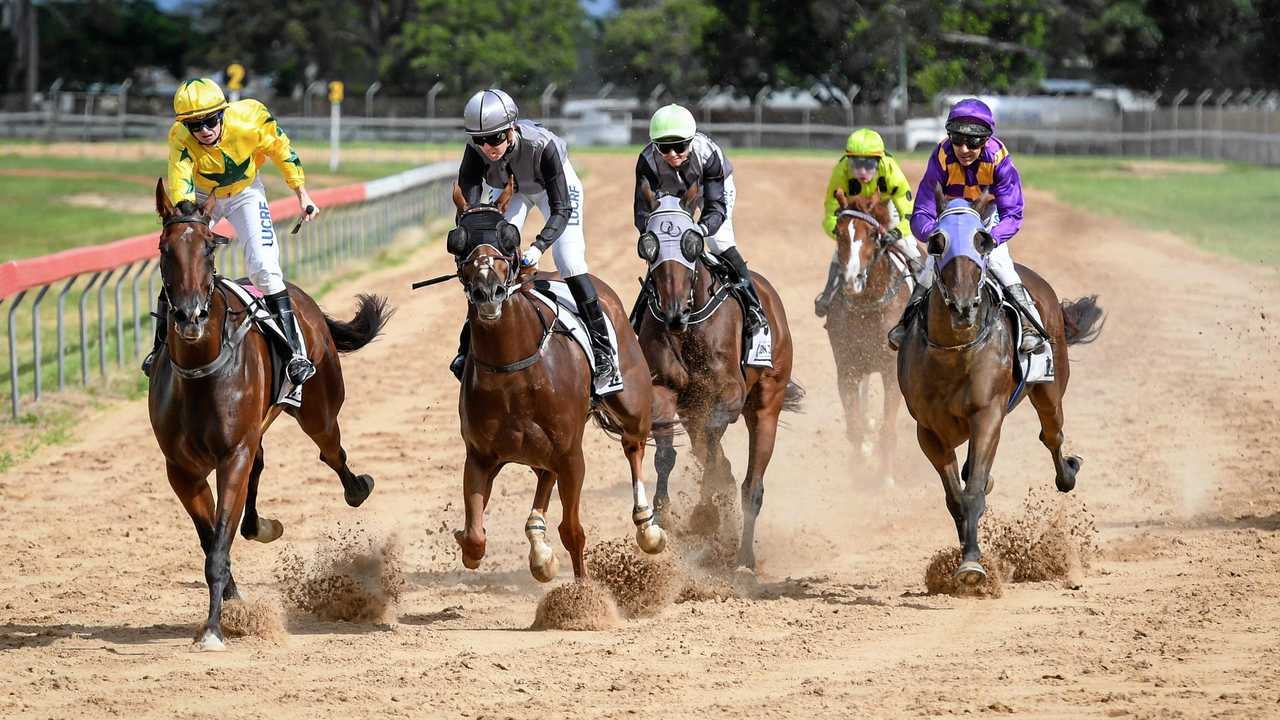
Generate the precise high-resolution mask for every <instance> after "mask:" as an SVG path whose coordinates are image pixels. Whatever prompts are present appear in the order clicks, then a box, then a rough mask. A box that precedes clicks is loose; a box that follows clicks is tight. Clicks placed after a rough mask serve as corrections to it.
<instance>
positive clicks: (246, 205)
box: [196, 177, 285, 295]
mask: <svg viewBox="0 0 1280 720" xmlns="http://www.w3.org/2000/svg"><path fill="white" fill-rule="evenodd" d="M206 198H208V195H206V194H205V193H196V204H197V205H201V204H203V203H204V201H205V199H206ZM223 218H226V219H227V222H230V223H231V227H233V228H235V231H236V239H237V240H239V241H240V244H241V245H243V246H244V266H245V268H246V270H247V273H248V275H249V281H250V282H252V283H253V286H254V287H256V288H258V289H259V290H261V291H262V292H263V293H264V294H266V295H270V294H272V293H278V292H280V291H282V290H284V289H285V287H284V272H283V271H281V270H280V245H279V242H278V241H279V240H280V237H279V235H278V234H277V233H276V228H275V224H274V223H273V222H272V220H271V206H270V205H269V204H268V203H267V189H266V188H265V187H263V185H262V178H261V177H256V178H254V179H253V182H252V183H250V184H249V187H247V188H245V189H244V190H241V191H240V192H238V193H236V194H235V195H232V196H231V197H228V198H218V199H217V201H215V202H214V205H213V222H214V223H217V222H218V221H219V220H222V219H223Z"/></svg>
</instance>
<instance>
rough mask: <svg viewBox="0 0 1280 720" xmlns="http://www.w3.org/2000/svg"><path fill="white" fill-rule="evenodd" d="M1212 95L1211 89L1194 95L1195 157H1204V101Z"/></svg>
mask: <svg viewBox="0 0 1280 720" xmlns="http://www.w3.org/2000/svg"><path fill="white" fill-rule="evenodd" d="M1211 95H1213V91H1212V90H1205V91H1204V92H1202V93H1200V95H1198V96H1197V97H1196V157H1200V158H1203V157H1204V103H1205V101H1206V100H1208V99H1209V97H1210V96H1211Z"/></svg>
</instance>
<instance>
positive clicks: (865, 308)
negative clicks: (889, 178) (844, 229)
mask: <svg viewBox="0 0 1280 720" xmlns="http://www.w3.org/2000/svg"><path fill="white" fill-rule="evenodd" d="M836 217H837V218H842V217H847V218H852V219H854V220H861V221H863V222H865V223H867V224H868V225H870V226H871V227H872V228H874V229H875V231H876V238H875V239H874V240H873V241H872V242H874V243H875V244H876V252H875V254H874V255H872V256H871V262H869V263H867V268H868V269H867V274H868V276H870V273H871V269H872V268H874V267H875V266H876V263H877V262H879V261H880V258H882V257H884V256H885V255H886V254H887V255H890V256H892V255H893V254H894V252H895V251H896V252H897V254H898V255H899V256H900V257H901V258H902V260H903V263H902V264H903V265H904V266H905V267H907V268H908V272H910V268H911V261H910V259H909V258H908V257H907V256H906V254H905V253H903V252H902V250H901V249H899V248H898V247H897V246H896V245H894V244H893V243H889V244H884V243H883V242H882V240H883V238H884V236H885V234H886V231H885V229H884V225H881V224H880V220H879V219H877V218H876V217H875V216H874V215H871V214H869V213H865V212H862V211H861V210H855V209H853V208H845V209H844V210H841V211H840V212H838V213H836ZM889 269H890V271H891V272H892V270H893V260H892V259H890V261H889ZM895 275H896V277H897V280H896V281H895V282H892V283H890V284H889V287H888V288H886V289H885V291H884V294H883V295H881V296H880V297H879V298H878V299H877V300H876V301H875V302H874V303H870V304H867V303H856V304H855V302H854V300H856V299H861V298H850V297H849V296H848V295H846V294H844V293H841V295H842V296H843V299H844V306H845V309H846V310H850V311H854V310H858V311H862V312H865V313H870V312H872V311H876V310H879V309H881V308H883V307H884V306H885V305H888V304H889V303H890V302H892V301H893V299H894V298H895V297H896V296H897V295H898V290H899V289H900V288H901V287H902V286H903V284H904V283H906V280H907V275H906V274H905V273H904V274H901V275H898V274H897V273H895ZM868 279H869V278H868ZM840 282H841V285H842V286H843V284H844V279H843V278H841V281H840Z"/></svg>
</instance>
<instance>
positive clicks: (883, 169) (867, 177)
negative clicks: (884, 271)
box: [813, 128, 921, 317]
mask: <svg viewBox="0 0 1280 720" xmlns="http://www.w3.org/2000/svg"><path fill="white" fill-rule="evenodd" d="M837 189H843V190H844V191H845V193H847V194H848V196H849V197H855V196H857V195H865V196H867V197H871V196H872V195H875V194H876V193H880V196H881V197H884V196H888V197H889V199H890V200H892V201H893V202H892V203H891V204H890V205H889V217H890V224H891V225H892V227H890V228H889V230H888V234H889V236H890V237H892V238H893V241H894V243H896V244H897V246H898V247H899V248H900V249H901V250H902V252H903V253H905V254H906V256H907V257H908V258H910V263H911V266H912V267H911V270H912V272H919V271H920V269H921V268H920V247H919V246H918V245H916V240H915V238H914V237H912V236H911V185H910V183H908V182H907V176H906V175H904V174H903V172H902V168H901V167H900V166H899V165H898V161H897V160H894V159H893V155H890V154H889V153H887V152H885V149H884V139H883V138H881V137H880V133H878V132H876V131H875V130H872V129H870V128H863V129H861V130H855V131H853V132H852V133H850V135H849V139H848V140H846V141H845V144H844V157H843V158H842V159H841V160H840V162H838V163H836V166H835V168H834V169H833V170H832V171H831V179H830V180H829V181H827V195H826V204H825V206H824V212H823V217H822V229H823V230H826V231H827V235H828V236H830V237H831V238H832V239H834V238H835V236H836V215H837V213H838V212H839V210H840V203H839V201H838V200H836V195H835V192H836V190H837ZM841 270H842V268H841V267H840V266H839V264H838V262H837V260H836V256H835V255H834V254H833V255H832V256H831V267H830V268H829V269H828V270H827V286H826V287H825V288H823V290H822V292H821V293H818V297H816V298H814V300H813V311H814V313H816V314H817V316H818V317H823V316H825V315H826V314H827V309H828V308H829V307H830V306H831V296H832V294H833V293H834V292H835V289H836V284H837V283H838V282H839V280H840V273H841Z"/></svg>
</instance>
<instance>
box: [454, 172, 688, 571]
mask: <svg viewBox="0 0 1280 720" xmlns="http://www.w3.org/2000/svg"><path fill="white" fill-rule="evenodd" d="M513 189H514V188H513V185H512V184H511V183H508V184H507V187H506V189H505V190H504V191H503V192H502V194H501V195H500V196H499V197H498V199H497V202H496V204H495V205H476V206H475V207H468V206H467V202H466V200H465V199H464V198H463V196H462V192H461V190H460V189H459V188H458V186H457V185H456V184H455V186H454V192H453V201H454V204H455V205H456V206H457V208H458V212H459V222H458V228H457V229H455V230H453V231H452V232H450V233H449V251H450V252H451V253H452V254H453V255H454V257H455V258H456V259H457V261H458V276H459V278H460V279H461V280H462V287H463V291H464V293H465V295H466V297H467V303H468V308H467V320H468V322H469V323H470V325H471V349H470V352H468V353H467V364H466V367H465V369H464V370H463V375H462V388H461V391H460V392H459V396H458V415H459V417H460V419H461V421H462V422H461V425H462V439H463V441H464V442H465V443H466V446H467V460H466V466H465V468H464V470H463V478H462V485H463V488H462V492H463V500H464V503H465V507H466V529H465V530H459V531H457V532H455V533H454V538H455V539H456V540H457V541H458V545H459V546H461V548H462V564H463V565H465V566H466V567H468V568H470V569H472V570H474V569H476V568H477V567H479V566H480V560H481V559H482V558H483V557H484V551H485V531H484V513H485V508H486V506H487V505H488V504H489V494H490V492H491V491H492V490H493V480H494V477H496V476H497V474H498V471H500V470H501V469H502V467H503V466H504V465H506V464H507V463H512V462H514V463H520V464H521V465H527V466H529V467H530V468H533V471H534V474H535V475H536V476H537V478H538V485H537V489H536V490H535V491H534V495H533V508H532V510H531V511H530V513H529V519H528V520H527V521H526V522H525V536H526V537H527V538H528V540H529V572H530V573H532V574H533V576H534V578H536V579H537V580H538V581H540V582H550V581H551V580H552V579H554V578H555V576H556V573H557V571H558V568H559V563H558V561H557V560H556V556H555V553H554V552H552V549H551V546H550V545H549V544H548V543H547V542H546V539H545V538H546V519H545V516H546V512H547V505H548V503H549V502H550V500H551V489H552V488H553V487H555V488H556V489H558V490H559V493H560V504H561V511H562V513H563V515H562V518H561V521H560V540H561V542H563V543H564V546H565V549H567V550H568V551H569V555H570V557H571V558H572V560H573V575H574V578H575V579H577V580H582V579H585V578H586V577H587V567H586V564H585V562H584V560H583V554H584V551H585V550H586V544H587V539H586V533H584V532H583V530H582V521H581V519H580V517H579V508H578V504H579V500H580V499H581V496H582V483H583V479H584V477H585V475H586V464H585V461H584V459H583V456H582V435H583V431H584V429H585V427H586V422H587V419H588V418H589V417H592V416H595V418H596V420H597V421H598V422H599V423H600V424H601V425H602V426H603V427H605V428H606V429H607V430H610V431H612V432H614V433H615V434H617V435H620V436H621V440H622V449H623V452H624V453H625V454H626V456H627V461H628V462H629V463H630V465H631V487H632V499H633V501H634V504H633V509H632V519H633V521H634V522H635V524H636V528H637V529H636V542H637V543H638V544H639V545H640V547H641V549H643V550H644V551H645V552H648V553H658V552H661V551H662V548H663V547H664V546H665V545H666V536H665V534H664V533H663V532H662V528H661V527H659V526H658V525H657V523H656V522H654V519H653V513H652V511H651V510H650V509H649V504H648V500H647V499H646V497H645V490H644V484H643V482H642V480H641V474H642V470H641V463H642V462H643V461H644V451H645V443H646V442H648V439H649V432H650V428H651V423H650V417H651V415H650V413H651V408H652V404H653V389H652V388H651V386H650V384H649V366H648V365H646V364H645V361H644V355H643V353H641V352H640V346H639V344H638V343H637V341H636V336H635V334H634V333H633V332H632V331H631V329H630V327H629V326H628V325H627V322H626V315H625V314H624V313H623V311H622V303H621V302H620V301H619V300H618V296H617V295H616V294H614V292H613V290H611V289H610V288H609V286H608V285H605V284H604V283H603V282H601V281H600V280H599V279H597V278H592V281H593V282H594V283H595V285H596V292H597V293H598V294H599V298H600V308H601V309H602V310H603V311H604V312H605V314H607V315H608V316H609V318H610V319H611V320H612V321H613V326H614V331H615V333H616V335H617V340H618V345H619V348H618V350H619V353H618V356H619V360H620V362H619V371H620V372H621V373H622V378H623V383H624V388H623V390H622V391H621V392H617V393H613V394H610V395H608V396H607V397H605V398H604V399H602V400H600V401H599V402H598V404H593V400H592V379H591V362H592V361H591V359H590V358H588V357H587V355H586V354H585V353H584V352H583V350H582V348H581V347H579V346H578V345H577V343H576V342H575V341H574V340H573V339H572V338H570V337H569V336H568V335H567V334H566V333H565V332H563V331H562V330H558V329H557V327H556V314H555V312H553V311H552V310H551V309H550V308H548V307H547V306H546V305H544V304H543V303H542V302H541V301H540V300H537V299H535V298H533V297H532V296H531V292H530V281H531V280H532V279H533V278H532V277H529V276H528V274H521V273H520V272H519V270H518V268H519V253H520V233H519V231H518V230H517V229H516V228H515V226H513V225H511V224H510V223H508V222H507V221H506V220H504V219H503V215H502V213H503V212H504V211H505V210H506V207H507V204H508V203H509V202H510V200H511V195H512V192H513ZM540 277H541V278H543V279H552V278H554V277H555V276H554V275H553V274H542V275H540Z"/></svg>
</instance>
